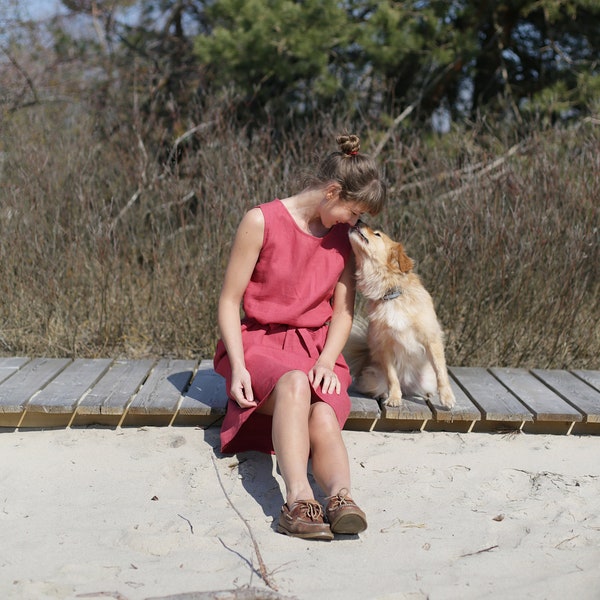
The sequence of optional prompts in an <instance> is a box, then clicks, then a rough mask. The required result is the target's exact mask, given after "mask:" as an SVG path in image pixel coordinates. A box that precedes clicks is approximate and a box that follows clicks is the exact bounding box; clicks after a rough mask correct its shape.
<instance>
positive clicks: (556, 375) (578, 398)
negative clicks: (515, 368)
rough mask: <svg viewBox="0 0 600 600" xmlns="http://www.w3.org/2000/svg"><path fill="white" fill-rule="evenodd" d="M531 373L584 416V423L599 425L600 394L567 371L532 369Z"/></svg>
mask: <svg viewBox="0 0 600 600" xmlns="http://www.w3.org/2000/svg"><path fill="white" fill-rule="evenodd" d="M532 373H533V374H534V375H535V376H536V377H537V378H538V379H540V380H541V381H542V382H543V383H544V384H546V385H547V386H548V387H549V388H551V389H552V390H553V391H554V392H556V393H557V394H558V395H559V396H560V397H561V398H563V400H566V402H568V403H569V404H570V405H571V406H573V407H574V408H575V409H577V410H578V411H579V412H581V413H583V415H584V419H583V420H584V422H586V423H600V392H599V391H598V390H596V389H594V388H593V387H591V386H589V385H588V384H587V383H585V381H582V380H581V379H579V378H578V377H575V375H573V374H572V373H569V372H568V371H559V370H557V369H533V370H532Z"/></svg>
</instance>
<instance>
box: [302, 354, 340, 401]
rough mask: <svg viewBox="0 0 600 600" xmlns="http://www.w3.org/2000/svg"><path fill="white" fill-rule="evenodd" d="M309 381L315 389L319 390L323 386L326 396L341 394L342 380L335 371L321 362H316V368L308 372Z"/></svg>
mask: <svg viewBox="0 0 600 600" xmlns="http://www.w3.org/2000/svg"><path fill="white" fill-rule="evenodd" d="M308 380H309V381H310V383H311V385H312V386H313V388H315V389H317V388H318V387H319V386H321V389H322V390H323V392H325V393H326V394H333V393H336V394H339V393H340V391H341V389H342V385H341V383H340V380H339V379H338V376H337V375H336V374H335V372H334V370H333V369H332V368H330V367H327V366H325V365H323V364H320V363H319V362H316V363H315V366H314V367H313V368H312V369H311V370H310V371H309V372H308Z"/></svg>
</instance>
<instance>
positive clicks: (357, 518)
mask: <svg viewBox="0 0 600 600" xmlns="http://www.w3.org/2000/svg"><path fill="white" fill-rule="evenodd" d="M327 499H328V500H329V502H328V503H327V508H326V509H325V512H326V514H327V520H328V521H329V525H330V526H331V531H333V532H334V533H345V534H356V533H360V532H361V531H364V530H365V529H366V528H367V517H366V515H365V513H364V512H363V511H362V510H360V508H358V506H356V503H355V502H354V500H352V498H350V496H348V490H347V489H346V488H342V489H341V490H340V491H339V492H338V493H337V494H336V495H335V496H329V497H328V498H327Z"/></svg>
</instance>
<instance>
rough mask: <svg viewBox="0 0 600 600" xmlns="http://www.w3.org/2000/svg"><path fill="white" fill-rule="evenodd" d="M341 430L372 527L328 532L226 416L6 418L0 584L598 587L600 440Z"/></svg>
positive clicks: (507, 592) (0, 588) (17, 594)
mask: <svg viewBox="0 0 600 600" xmlns="http://www.w3.org/2000/svg"><path fill="white" fill-rule="evenodd" d="M344 438H345V440H346V443H347V447H348V451H349V454H350V460H351V466H352V472H353V495H354V497H355V499H356V500H357V501H358V502H359V504H360V505H361V507H362V508H363V509H364V510H365V512H366V513H367V516H368V519H369V528H368V529H367V531H366V532H364V533H363V534H361V535H360V536H351V537H350V536H346V537H342V536H340V537H338V538H337V539H336V540H335V541H333V542H330V543H327V542H307V541H303V540H299V539H294V538H289V537H286V536H284V535H280V534H278V533H276V532H275V528H274V527H275V525H274V522H275V521H276V518H277V516H278V513H279V509H280V506H281V503H282V481H281V478H280V477H279V475H278V473H277V470H276V468H275V464H274V461H273V459H272V457H270V456H266V455H262V454H258V453H254V452H249V453H244V454H239V455H236V456H224V455H221V454H220V452H219V450H218V428H216V427H212V428H209V429H206V430H202V429H196V428H193V427H186V428H183V427H181V428H179V427H171V428H152V427H148V428H141V429H137V428H123V429H103V428H89V429H62V430H48V431H10V432H5V433H2V434H0V457H1V467H0V531H1V532H2V536H1V537H2V542H1V545H0V597H2V598H4V599H7V598H10V599H13V598H14V599H19V600H21V599H44V598H52V599H54V598H68V599H71V598H102V597H103V598H117V599H120V600H142V599H144V600H145V599H147V598H163V597H170V596H178V597H179V598H181V599H183V598H189V599H192V598H200V597H202V598H207V597H215V598H220V597H225V595H224V594H220V595H218V594H215V593H214V592H218V591H224V590H235V589H238V590H239V592H238V594H239V595H241V594H242V592H244V591H246V592H247V591H248V590H247V589H246V588H247V587H249V588H251V589H252V590H264V591H265V595H272V597H281V598H298V599H301V600H309V599H311V600H313V599H316V600H320V599H327V600H337V599H339V600H342V599H343V600H362V599H378V600H391V599H404V598H407V599H408V598H410V599H416V598H430V599H454V598H456V599H459V598H460V599H463V600H464V599H480V598H498V599H501V598H502V599H503V598H513V599H514V598H517V599H520V598H532V599H536V600H538V599H554V598H556V599H559V598H560V599H562V598H564V597H570V598H577V599H578V600H581V599H588V598H589V599H597V598H600V437H588V436H550V435H528V434H523V433H520V434H519V433H512V434H479V433H468V434H461V433H367V432H353V431H344ZM202 592H204V593H208V592H213V594H202ZM227 597H230V598H233V597H235V596H234V595H231V594H229V596H227ZM253 597H260V596H257V595H254V596H253Z"/></svg>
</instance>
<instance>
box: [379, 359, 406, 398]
mask: <svg viewBox="0 0 600 600" xmlns="http://www.w3.org/2000/svg"><path fill="white" fill-rule="evenodd" d="M382 364H383V366H384V369H385V374H386V377H387V380H388V390H389V391H388V397H387V400H386V401H385V405H386V406H400V405H401V404H402V390H401V389H400V380H399V379H398V371H397V370H396V365H395V361H394V356H393V354H392V355H391V356H386V357H385V359H384V361H382Z"/></svg>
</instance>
